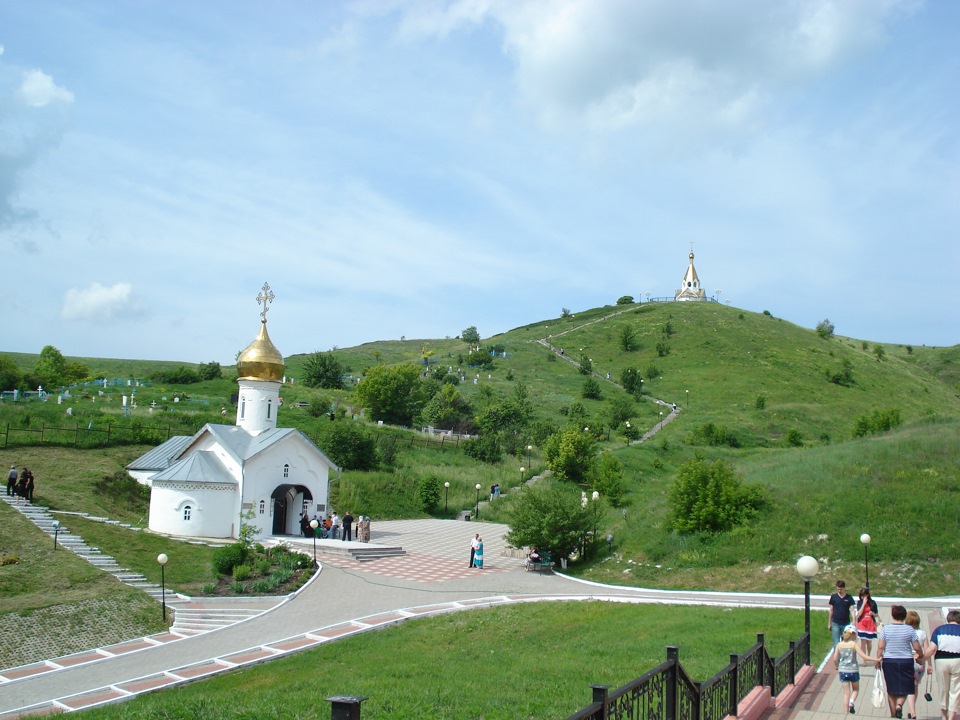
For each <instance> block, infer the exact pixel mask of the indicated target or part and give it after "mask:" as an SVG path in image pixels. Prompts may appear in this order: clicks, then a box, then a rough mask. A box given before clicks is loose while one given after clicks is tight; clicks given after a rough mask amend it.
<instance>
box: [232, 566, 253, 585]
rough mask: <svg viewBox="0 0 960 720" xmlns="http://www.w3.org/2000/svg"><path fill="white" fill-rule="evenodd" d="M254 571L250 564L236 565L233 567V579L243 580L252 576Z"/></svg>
mask: <svg viewBox="0 0 960 720" xmlns="http://www.w3.org/2000/svg"><path fill="white" fill-rule="evenodd" d="M251 572H252V570H251V568H250V566H249V565H234V567H233V579H234V580H235V581H237V582H239V581H241V580H246V579H247V578H248V577H250V573H251Z"/></svg>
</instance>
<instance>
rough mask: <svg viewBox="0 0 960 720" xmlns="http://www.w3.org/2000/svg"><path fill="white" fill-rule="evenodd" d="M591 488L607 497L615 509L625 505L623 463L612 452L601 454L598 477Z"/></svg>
mask: <svg viewBox="0 0 960 720" xmlns="http://www.w3.org/2000/svg"><path fill="white" fill-rule="evenodd" d="M591 487H592V488H593V489H594V490H596V491H597V492H599V493H600V495H601V496H603V497H605V498H606V499H607V500H608V501H609V502H610V504H611V505H613V506H614V507H620V506H621V505H622V504H623V494H624V485H623V463H621V462H620V461H619V460H618V459H617V458H616V457H614V456H613V454H612V453H610V452H603V453H601V454H600V462H599V463H598V464H597V471H596V477H595V478H594V480H593V483H591Z"/></svg>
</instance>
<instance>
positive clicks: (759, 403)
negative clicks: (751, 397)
mask: <svg viewBox="0 0 960 720" xmlns="http://www.w3.org/2000/svg"><path fill="white" fill-rule="evenodd" d="M753 406H754V407H755V408H756V409H757V410H763V409H764V408H765V407H766V406H767V396H766V395H757V399H756V400H755V401H754V403H753Z"/></svg>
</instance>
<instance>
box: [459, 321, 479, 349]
mask: <svg viewBox="0 0 960 720" xmlns="http://www.w3.org/2000/svg"><path fill="white" fill-rule="evenodd" d="M460 339H461V340H463V341H464V342H465V343H470V344H471V345H477V344H479V342H480V332H479V331H478V330H477V326H476V325H471V326H470V327H468V328H466V329H465V330H464V331H463V332H461V333H460Z"/></svg>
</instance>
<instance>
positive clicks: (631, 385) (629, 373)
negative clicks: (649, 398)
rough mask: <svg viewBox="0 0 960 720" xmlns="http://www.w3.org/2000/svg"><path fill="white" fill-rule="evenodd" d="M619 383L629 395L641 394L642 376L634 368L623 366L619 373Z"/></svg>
mask: <svg viewBox="0 0 960 720" xmlns="http://www.w3.org/2000/svg"><path fill="white" fill-rule="evenodd" d="M620 384H621V385H622V386H623V389H624V390H626V391H627V392H628V393H630V394H631V395H637V396H640V395H642V394H643V378H641V377H640V371H639V370H637V369H636V368H633V367H628V368H624V369H623V371H622V372H621V373H620Z"/></svg>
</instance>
